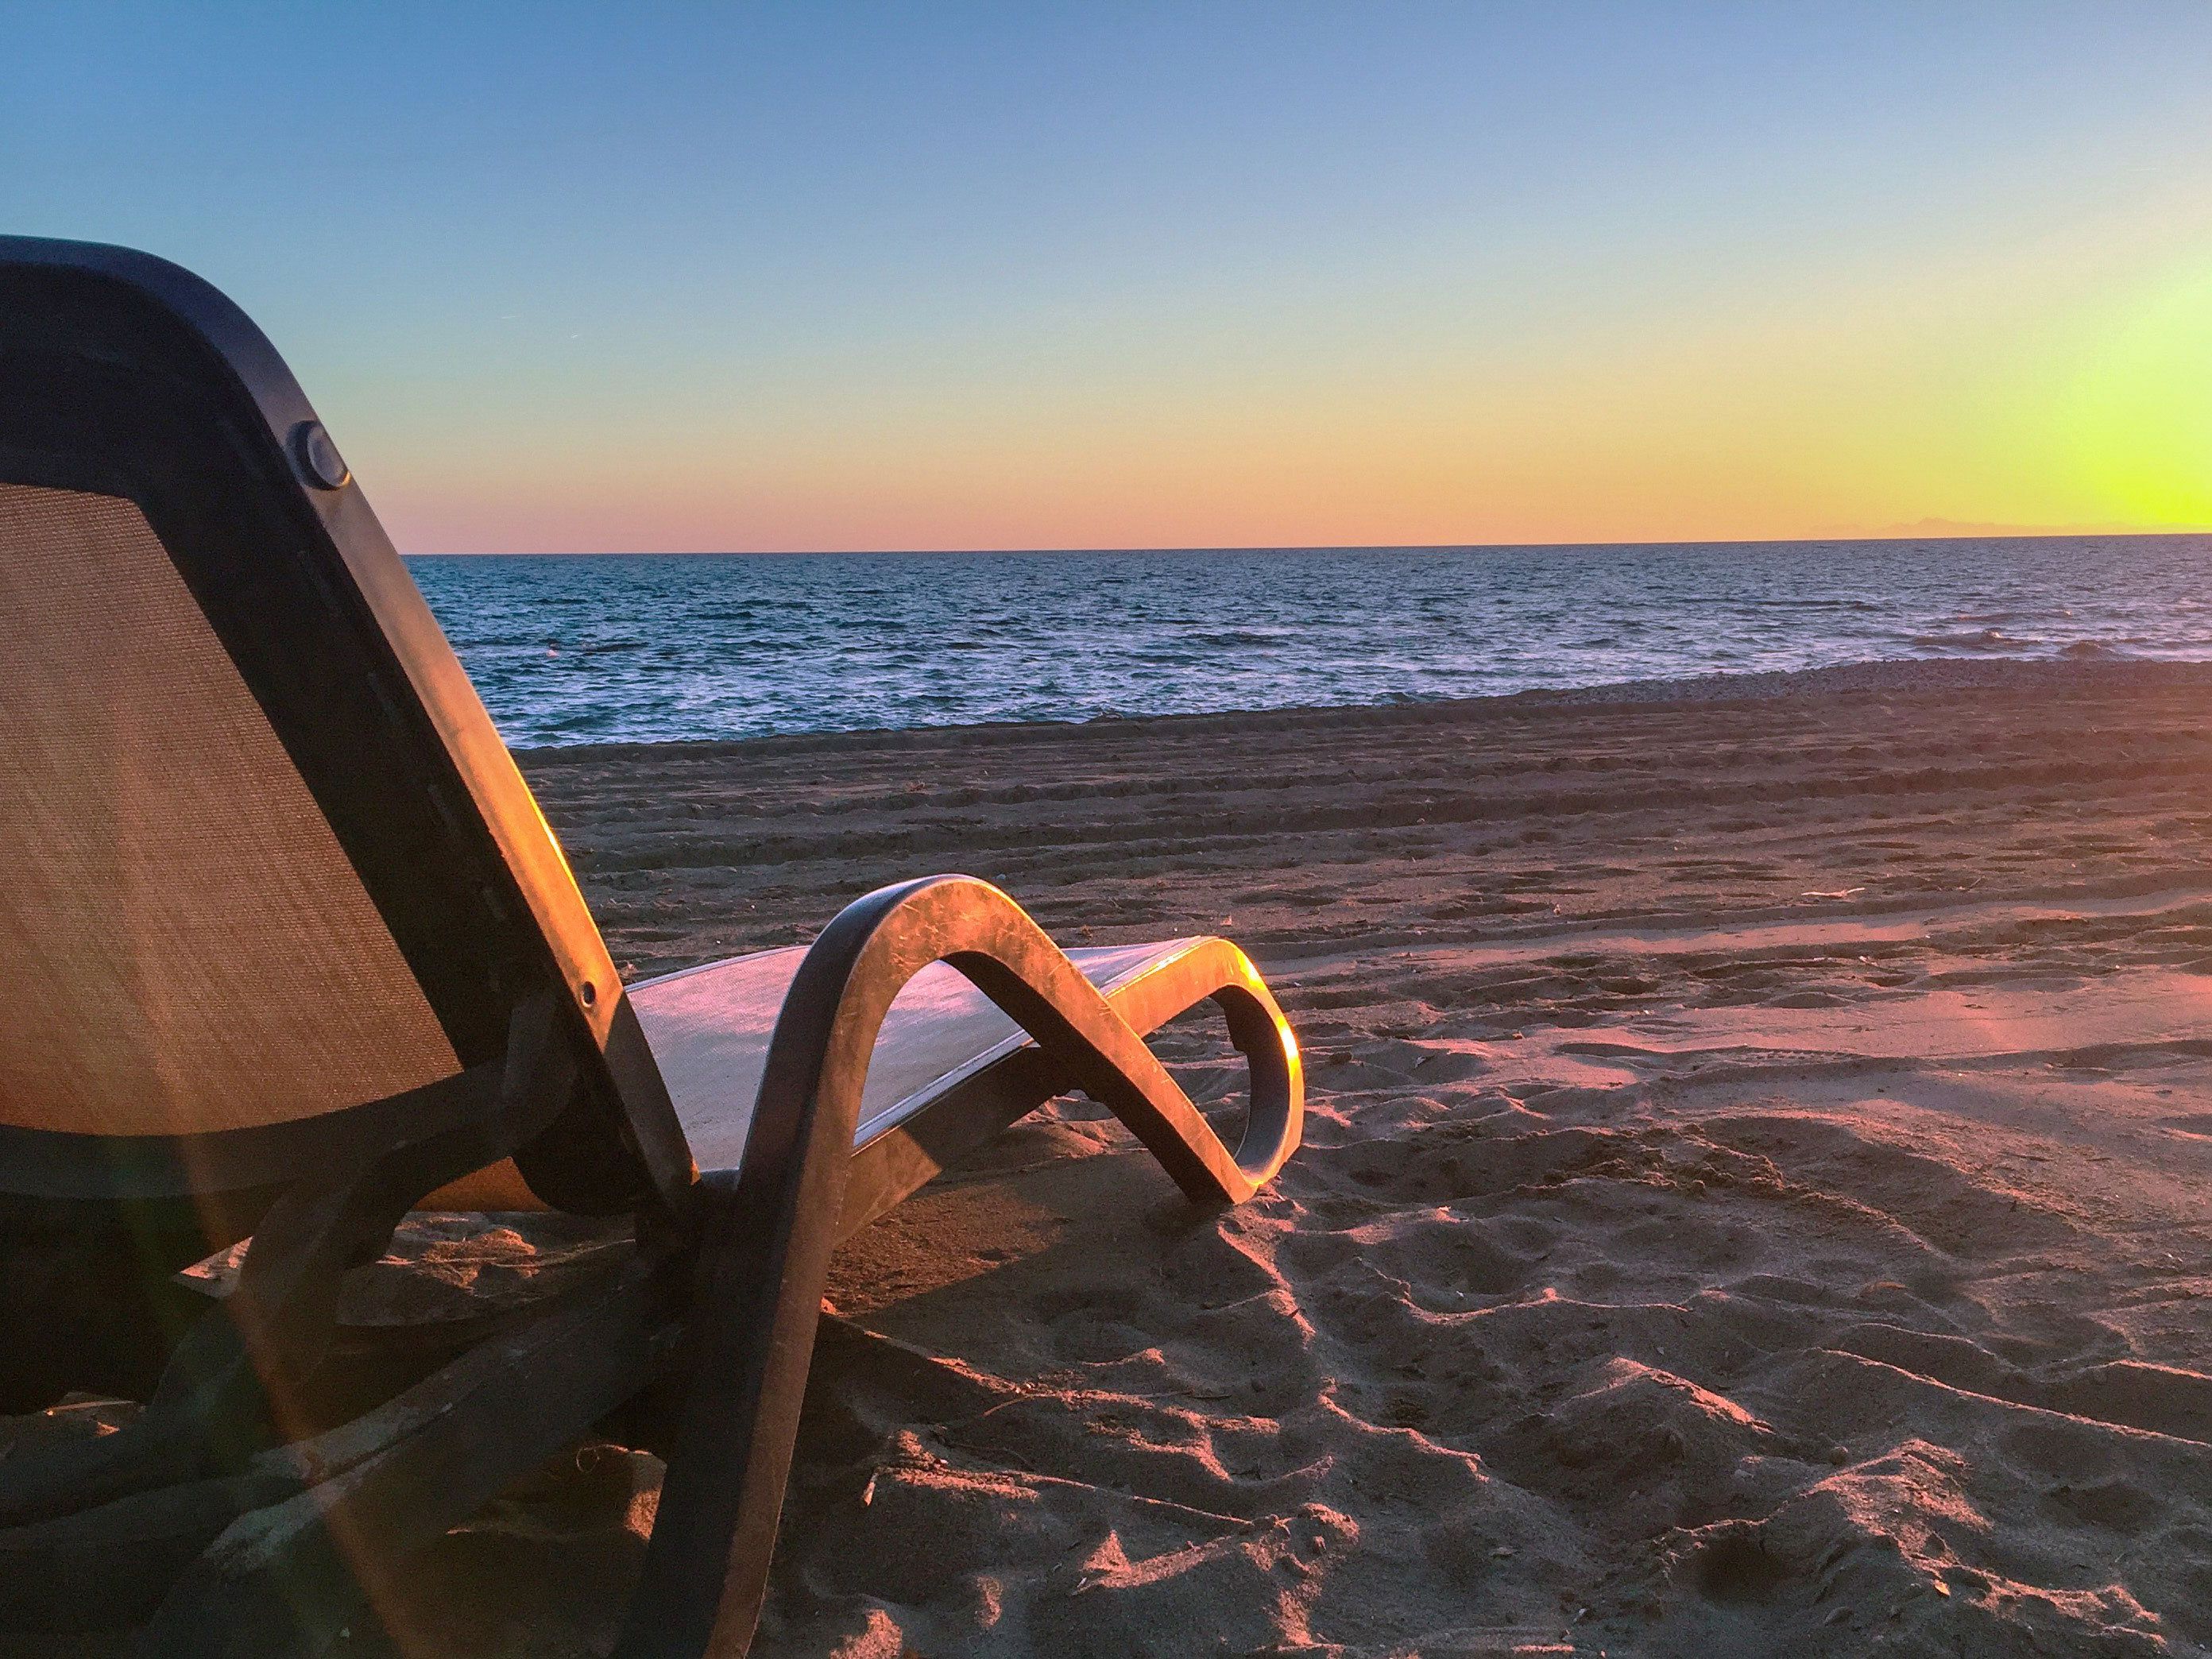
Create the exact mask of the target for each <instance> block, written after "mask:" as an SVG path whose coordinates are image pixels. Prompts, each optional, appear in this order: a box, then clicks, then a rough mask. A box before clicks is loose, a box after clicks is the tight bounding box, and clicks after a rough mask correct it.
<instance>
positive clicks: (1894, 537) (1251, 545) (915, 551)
mask: <svg viewBox="0 0 2212 1659" xmlns="http://www.w3.org/2000/svg"><path fill="white" fill-rule="evenodd" d="M2091 536H2095V537H2104V538H2152V537H2161V536H2212V525H2205V526H2170V527H2167V528H2163V529H2156V530H2146V529H2142V528H2133V529H2119V528H2116V527H2111V526H2074V527H2069V528H2061V529H2050V530H2032V529H2025V528H2009V527H2007V528H1999V527H1995V526H1991V527H1987V528H1982V527H1976V526H1958V527H1953V528H1946V529H1942V530H1935V529H1929V530H1918V529H1913V528H1910V527H1907V526H1897V527H1895V528H1893V529H1889V530H1884V531H1852V532H1839V533H1838V534H1835V535H1822V536H1760V537H1752V536H1722V537H1713V538H1674V539H1668V540H1661V541H1524V542H1314V543H1285V542H1234V543H1231V542H1225V543H1218V544H1195V543H1194V544H1158V545H1152V546H1144V547H1135V546H1129V545H1127V544H1114V545H1102V546H1096V547H820V548H711V547H698V548H602V549H596V550H590V551H584V550H575V549H569V550H558V549H543V548H541V549H538V550H533V551H530V552H516V551H506V552H491V551H486V550H469V551H453V550H447V551H444V552H410V553H406V554H404V555H403V557H405V558H410V559H853V558H895V559H903V558H968V557H975V556H989V555H1008V556H1022V557H1029V556H1061V555H1066V556H1083V555H1087V554H1102V553H1474V552H1481V553H1489V552H1500V553H1502V552H1517V551H1521V550H1533V549H1542V548H1562V549H1576V550H1579V549H1593V550H1595V549H1601V548H1675V547H1808V546H1820V547H1827V546H1834V545H1836V544H1839V543H1845V544H1857V545H1881V544H1892V543H1897V542H1933V541H1956V542H1969V541H1972V542H2029V541H2075V540H2080V539H2081V538H2084V537H2091Z"/></svg>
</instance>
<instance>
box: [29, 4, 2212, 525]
mask: <svg viewBox="0 0 2212 1659" xmlns="http://www.w3.org/2000/svg"><path fill="white" fill-rule="evenodd" d="M119 15H120V9H117V8H108V9H106V12H105V14H104V15H103V14H102V11H101V9H100V8H97V7H94V8H88V9H84V10H82V11H79V10H78V9H61V8H56V9H52V10H49V11H46V12H44V13H42V14H40V16H39V18H38V19H36V20H34V21H33V22H32V23H30V24H29V25H28V27H27V29H26V30H25V33H26V36H27V40H28V42H29V46H30V49H29V50H28V51H27V52H16V53H15V54H14V55H13V58H12V62H10V63H9V64H7V65H6V66H4V67H0V88H4V98H0V157H4V159H5V160H6V162H7V165H6V167H5V168H4V170H0V228H4V229H6V230H9V231H12V232H17V233H23V234H45V235H63V236H75V237H83V238H88V239H92V240H107V241H120V242H125V243H129V244H131V245H135V246H142V247H145V248H147V249H149V250H150V251H152V252H158V253H161V254H163V255H165V256H167V257H168V258H173V259H176V260H177V261H179V263H181V264H186V265H188V266H190V267H191V268H192V269H194V270H197V271H199V272H200V273H201V274H202V275H204V276H207V277H209V278H210V280H212V281H213V282H215V283H216V284H217V285H218V286H220V287H222V288H223V289H225V290H226V291H228V293H229V294H231V295H232V296H233V297H234V298H235V299H237V300H238V301H239V302H240V304H241V305H243V306H244V307H246V309H247V311H248V312H249V313H252V314H253V315H254V317H255V318H256V319H257V320H258V321H259V322H260V323H261V324H262V325H263V326H264V328H265V329H266V330H267V331H268V332H269V333H270V336H271V337H272V338H273V339H274V340H275V341H276V344H277V346H278V348H279V349H281V350H283V352H284V353H285V354H286V356H288V358H289V360H290V362H292V364H293V367H294V368H295V370H296V371H297V372H298V374H300V377H301V380H302V382H303V384H304V385H305V386H306V387H307V392H308V394H309V396H310V397H311V398H313V399H314V400H315V401H316V403H317V404H318V406H319V409H320V410H321V412H322V413H323V415H324V416H325V420H326V421H327V422H328V423H329V425H330V427H331V429H332V431H333V433H334V434H335V435H336V436H337V440H338V441H339V442H340V444H341V445H342V446H343V448H344V449H345V451H346V453H347V456H348V459H349V460H350V461H351V462H352V464H353V465H354V467H355V470H356V473H357V474H358V475H359V476H360V477H362V480H363V482H364V485H365V488H366V489H367V491H368V495H369V497H370V499H371V500H372V501H374V502H375V503H376V505H377V507H378V509H379V511H380V513H381V514H382V515H383V517H384V518H385V520H386V523H387V524H388V525H389V526H391V528H392V531H393V532H394V535H395V538H397V539H398V541H399V543H400V544H401V546H402V547H403V548H404V550H407V551H409V552H474V551H518V552H537V551H629V550H684V551H700V550H731V551H745V550H860V549H915V550H921V549H946V548H963V549H964V548H975V549H984V548H1073V547H1174V546H1277V545H1338V546H1342V545H1382V544H1467V543H1528V542H1554V541H1566V542H1590V541H1671V540H1735V539H1761V538H1796V537H1828V536H1881V535H1891V534H1900V533H1945V532H1977V531H1979V532H1990V533H1995V532H2002V531H2012V532H2021V533H2030V532H2040V531H2052V532H2064V531H2075V530H2100V531H2104V530H2114V531H2122V530H2127V531H2133V530H2141V531H2158V530H2174V529H2190V530H2194V529H2202V528H2206V527H2212V99H2207V98H2206V97H2205V96H2204V94H2203V85H2202V81H2203V74H2202V71H2203V64H2206V63H2208V62H2212V9H2204V8H2202V7H2197V6H2185V5H2115V6H2112V7H2107V8H2100V9H2093V10H2092V9H2087V8H2081V7H2051V8H2045V7H2038V6H2031V5H2026V4H2020V5H2004V6H1986V7H1978V6H1963V5H1962V6H1950V7H1942V8H1936V7H1925V8H1923V7H1908V6H1904V5H1897V6H1875V5H1856V6H1840V5H1838V6H1828V7H1822V8H1817V9H1814V8H1802V9H1799V8H1793V9H1789V10H1788V12H1787V15H1777V12H1776V11H1775V10H1772V9H1760V8H1753V7H1749V6H1743V7H1723V8H1698V9H1680V8H1666V7H1662V6H1657V5H1646V6H1614V7H1590V8H1578V9H1574V10H1572V11H1571V12H1570V11H1567V10H1565V9H1558V10H1555V9H1550V8H1540V7H1526V8H1519V7H1516V8H1494V9H1474V8H1462V7H1447V6H1438V7H1427V6H1385V7H1379V8H1357V9H1353V8H1346V9H1334V8H1320V7H1316V8H1290V7H1269V6H1258V5H1252V6H1221V7H1212V8H1206V9H1192V10H1185V9H1181V8H1158V9H1154V8H1115V9H1100V10H1097V11H1095V12H1090V13H1085V14H1081V15H1059V14H1054V15H1049V16H1044V15H1034V14H1032V13H1031V12H1030V11H1028V10H1025V9H1019V8H1005V9H994V8H975V7H960V8H953V9H944V10H931V11H924V10H921V9H915V10H902V11H896V12H894V11H890V10H887V9H886V10H877V9H822V10H803V9H787V10H763V9H744V10H738V9H729V10H722V11H715V12H712V13H708V12H706V11H703V10H700V9H643V10H636V11H627V10H626V11H624V12H623V13H622V15H621V16H620V17H619V18H618V19H617V18H615V17H611V16H609V15H605V14H604V13H591V12H585V11H574V12H571V11H567V10H563V9H560V8H551V9H529V10H523V9H515V10H513V11H508V12H498V11H493V10H485V11H482V12H473V13H471V16H470V17H469V18H468V19H466V20H455V19H448V18H447V17H446V16H445V15H443V14H442V13H441V12H438V11H436V10H434V9H428V8H424V9H418V10H412V11H410V10H406V9H399V10H394V11H389V12H387V11H385V10H381V9H380V11H379V13H378V15H376V16H375V17H374V19H371V18H367V17H341V16H340V15H338V14H336V13H325V12H323V11H319V10H316V9H311V8H301V7H294V8H268V7H262V8H245V7H237V8H231V7H223V8H217V9H210V11H208V12H206V13H204V14H195V15H184V14H181V13H179V11H177V10H176V9H161V8H151V7H149V8H147V9H145V10H144V12H143V15H138V14H136V13H133V14H132V27H131V28H130V29H128V30H127V31H118V27H117V24H118V16H119ZM124 34H127V38H128V39H129V40H131V46H129V48H128V49H127V50H125V51H124V52H121V53H120V54H118V52H116V51H115V50H114V49H113V48H112V45H108V44H105V43H106V42H108V41H110V40H112V39H114V38H119V37H120V36H122V35H124ZM96 40H97V41H99V42H101V43H102V44H100V45H98V46H95V41H96Z"/></svg>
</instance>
